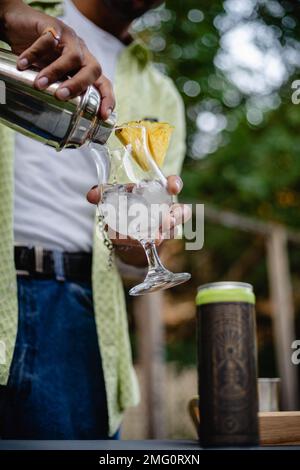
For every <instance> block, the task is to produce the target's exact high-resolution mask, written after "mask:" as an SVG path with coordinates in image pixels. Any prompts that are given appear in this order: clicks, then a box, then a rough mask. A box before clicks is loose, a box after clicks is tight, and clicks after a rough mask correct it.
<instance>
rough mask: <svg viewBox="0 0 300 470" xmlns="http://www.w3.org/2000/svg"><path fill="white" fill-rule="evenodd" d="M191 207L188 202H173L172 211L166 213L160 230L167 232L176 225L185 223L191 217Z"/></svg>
mask: <svg viewBox="0 0 300 470" xmlns="http://www.w3.org/2000/svg"><path fill="white" fill-rule="evenodd" d="M191 214H192V212H191V209H190V207H189V206H188V205H187V204H173V205H172V206H171V208H170V212H169V213H168V214H165V215H164V217H163V220H162V223H161V226H160V232H161V233H163V234H166V233H168V232H170V230H172V229H173V228H174V227H175V226H176V225H180V224H184V223H185V222H186V221H187V220H189V218H190V217H191Z"/></svg>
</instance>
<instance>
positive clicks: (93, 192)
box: [86, 185, 101, 204]
mask: <svg viewBox="0 0 300 470" xmlns="http://www.w3.org/2000/svg"><path fill="white" fill-rule="evenodd" d="M100 197H101V196H100V190H99V187H98V186H97V185H96V186H93V187H92V188H91V189H90V191H89V192H88V193H87V195H86V198H87V200H88V201H89V202H90V203H91V204H99V202H100Z"/></svg>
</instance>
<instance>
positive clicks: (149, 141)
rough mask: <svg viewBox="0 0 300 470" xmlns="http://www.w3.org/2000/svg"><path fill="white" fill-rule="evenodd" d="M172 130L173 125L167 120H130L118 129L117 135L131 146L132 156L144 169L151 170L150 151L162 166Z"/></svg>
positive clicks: (123, 142) (124, 143)
mask: <svg viewBox="0 0 300 470" xmlns="http://www.w3.org/2000/svg"><path fill="white" fill-rule="evenodd" d="M172 131H173V127H172V126H170V124H168V123H166V122H152V121H130V122H127V123H126V124H123V125H122V126H120V129H117V130H116V136H117V137H118V139H119V140H120V141H121V142H122V144H123V145H125V146H127V145H130V146H131V151H132V156H133V158H134V159H135V161H136V162H137V163H138V165H139V166H140V167H141V168H142V170H144V171H149V170H150V165H149V152H150V154H151V156H152V158H153V160H154V161H155V162H156V163H157V165H158V166H159V167H162V165H163V163H164V159H165V156H166V153H167V150H168V147H169V143H170V139H171V134H172ZM145 140H146V142H145ZM145 143H146V145H145ZM145 147H146V148H145Z"/></svg>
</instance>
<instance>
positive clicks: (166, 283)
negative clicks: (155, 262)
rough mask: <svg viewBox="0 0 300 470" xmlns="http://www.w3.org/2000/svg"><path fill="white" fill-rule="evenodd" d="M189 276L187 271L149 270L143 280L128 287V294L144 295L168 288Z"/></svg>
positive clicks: (184, 280)
mask: <svg viewBox="0 0 300 470" xmlns="http://www.w3.org/2000/svg"><path fill="white" fill-rule="evenodd" d="M190 278H191V275H190V274H189V273H171V272H170V271H167V270H161V271H160V270H159V271H152V272H149V273H148V275H147V277H146V279H145V280H144V282H142V283H141V284H138V285H137V286H135V287H133V288H132V289H130V291H129V294H130V295H134V296H136V295H144V294H148V293H149V292H155V291H158V290H164V289H169V288H170V287H174V286H177V285H178V284H182V283H183V282H186V281H188V280H189V279H190Z"/></svg>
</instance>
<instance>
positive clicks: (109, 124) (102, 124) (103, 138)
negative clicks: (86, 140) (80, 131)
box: [90, 113, 117, 145]
mask: <svg viewBox="0 0 300 470" xmlns="http://www.w3.org/2000/svg"><path fill="white" fill-rule="evenodd" d="M116 123H117V114H116V113H111V115H110V116H109V118H108V119H106V120H105V121H102V120H100V119H99V120H98V122H97V124H96V125H95V129H94V132H93V134H92V135H91V137H90V141H91V142H95V143H97V144H102V145H103V144H105V143H106V142H107V140H108V138H109V137H110V134H111V133H112V131H113V130H114V128H115V127H116Z"/></svg>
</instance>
